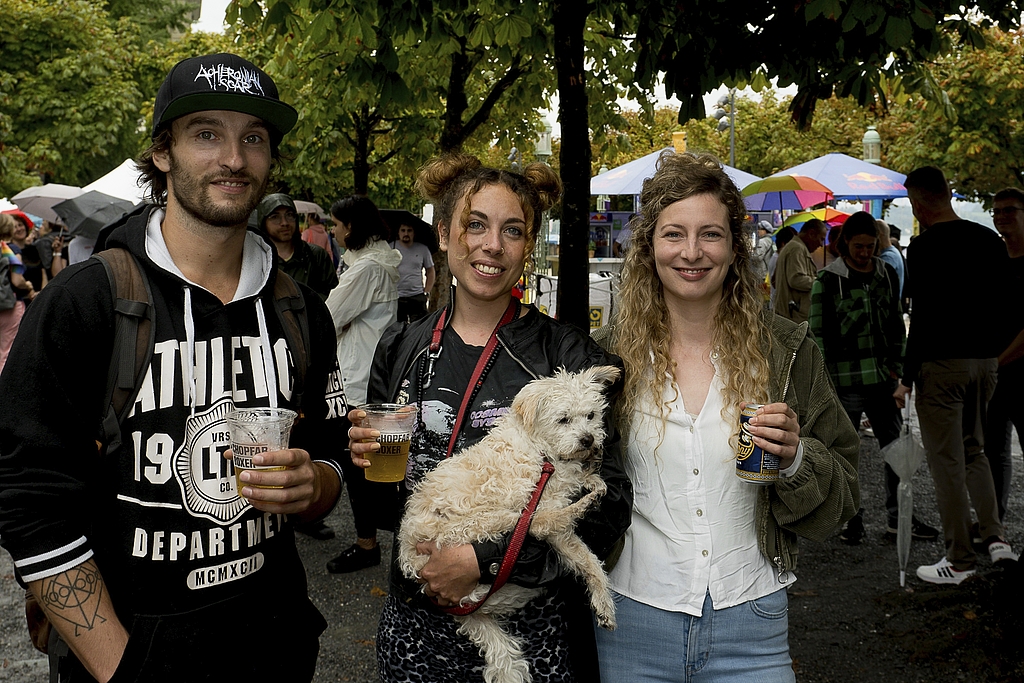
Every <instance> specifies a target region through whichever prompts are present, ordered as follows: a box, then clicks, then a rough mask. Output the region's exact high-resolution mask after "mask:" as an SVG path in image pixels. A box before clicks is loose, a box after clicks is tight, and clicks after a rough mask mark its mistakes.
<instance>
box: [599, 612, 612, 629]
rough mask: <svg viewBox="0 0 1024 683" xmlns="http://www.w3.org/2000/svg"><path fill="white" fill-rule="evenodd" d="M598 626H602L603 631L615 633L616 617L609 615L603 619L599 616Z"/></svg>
mask: <svg viewBox="0 0 1024 683" xmlns="http://www.w3.org/2000/svg"><path fill="white" fill-rule="evenodd" d="M597 625H598V626H600V627H601V628H603V629H606V630H608V631H614V630H615V615H614V614H608V615H606V616H603V617H602V616H600V615H599V616H598V617H597Z"/></svg>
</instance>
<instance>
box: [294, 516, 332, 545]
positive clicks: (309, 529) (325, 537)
mask: <svg viewBox="0 0 1024 683" xmlns="http://www.w3.org/2000/svg"><path fill="white" fill-rule="evenodd" d="M295 530H296V531H298V532H299V533H300V534H306V535H307V536H309V537H310V538H313V539H316V540H318V541H329V540H331V539H332V538H334V529H332V528H331V527H329V526H327V525H326V524H324V522H323V520H321V521H319V522H308V523H305V524H303V523H299V524H296V525H295Z"/></svg>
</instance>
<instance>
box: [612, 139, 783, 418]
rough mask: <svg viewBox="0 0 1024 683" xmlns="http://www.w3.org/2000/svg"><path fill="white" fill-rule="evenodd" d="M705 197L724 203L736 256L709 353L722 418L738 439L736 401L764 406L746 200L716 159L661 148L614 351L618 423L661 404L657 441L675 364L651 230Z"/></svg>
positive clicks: (647, 186)
mask: <svg viewBox="0 0 1024 683" xmlns="http://www.w3.org/2000/svg"><path fill="white" fill-rule="evenodd" d="M705 194H709V195H712V196H714V197H715V198H716V199H718V200H719V201H720V202H722V204H723V205H724V206H725V208H726V211H727V212H728V215H729V231H730V233H731V235H732V247H733V252H734V254H735V258H734V259H733V263H732V265H731V266H729V271H728V273H727V274H726V278H725V282H724V283H723V285H722V294H723V296H722V299H721V302H720V303H719V305H718V310H717V312H716V313H715V319H714V327H713V332H712V349H714V350H715V351H716V352H717V353H718V359H717V365H718V371H719V372H720V373H721V374H722V378H723V381H724V385H725V391H724V401H723V403H724V406H723V408H722V413H721V415H722V419H724V420H726V421H727V422H728V423H730V424H734V425H736V433H737V434H738V432H739V404H740V403H742V402H743V401H751V402H757V403H764V402H766V401H767V395H768V360H767V358H766V356H765V351H764V349H762V346H761V345H762V340H766V339H769V336H768V327H767V321H766V319H765V317H764V316H765V314H764V312H763V305H762V298H761V295H760V292H759V289H758V283H757V282H756V280H755V277H754V273H753V270H752V269H751V268H750V242H749V236H748V235H746V233H745V232H744V230H743V224H744V218H745V216H746V207H745V206H744V205H743V197H742V196H741V195H740V192H739V190H738V189H736V185H735V184H733V182H732V180H731V179H730V178H729V176H728V175H726V174H725V171H724V170H722V164H721V162H719V161H718V159H716V158H715V157H713V156H711V155H709V154H699V155H694V154H689V153H687V154H676V153H674V152H671V151H666V152H665V153H663V154H662V155H661V157H659V159H658V167H657V171H656V172H655V174H654V177H652V178H649V179H648V180H646V181H645V182H644V186H643V192H642V193H641V195H640V203H641V209H640V214H641V215H640V216H639V217H638V218H637V219H636V220H635V221H634V222H633V224H632V228H633V235H632V238H631V240H632V241H631V243H630V248H629V251H628V252H627V254H626V260H625V263H624V264H623V268H622V284H621V287H620V289H619V300H618V317H617V319H616V321H615V326H614V336H613V345H614V350H615V353H617V354H618V355H619V356H620V357H621V358H622V360H623V362H624V363H625V366H626V378H625V388H624V391H623V394H622V397H621V398H620V399H619V401H618V403H617V408H618V410H619V416H620V418H621V420H620V421H622V422H623V423H624V424H626V423H628V420H629V418H630V416H631V415H632V414H633V412H634V410H636V409H637V408H638V407H639V406H640V405H642V404H649V405H654V406H658V408H659V411H660V414H661V420H662V427H661V431H662V437H664V426H665V420H666V417H667V414H668V405H669V403H671V401H666V400H665V399H664V387H665V377H666V376H668V377H670V378H671V377H674V373H675V361H673V360H672V357H671V356H670V355H669V349H670V348H671V341H672V340H671V331H670V329H669V314H668V309H667V308H666V304H665V292H664V287H663V285H662V283H661V280H660V279H659V278H658V272H657V267H656V264H655V260H654V228H655V225H656V224H657V221H658V217H659V216H660V215H661V212H662V211H663V210H665V208H666V207H668V206H669V205H671V204H674V203H675V202H678V201H681V200H683V199H687V198H689V197H693V196H697V195H705ZM672 388H673V389H674V391H675V396H674V397H673V399H672V400H675V398H678V396H679V387H678V386H677V385H676V383H675V380H674V379H672Z"/></svg>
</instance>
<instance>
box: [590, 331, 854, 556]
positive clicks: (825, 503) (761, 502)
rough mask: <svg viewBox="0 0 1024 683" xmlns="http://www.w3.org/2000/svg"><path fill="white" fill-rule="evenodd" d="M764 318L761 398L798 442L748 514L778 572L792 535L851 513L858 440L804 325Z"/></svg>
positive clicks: (607, 336)
mask: <svg viewBox="0 0 1024 683" xmlns="http://www.w3.org/2000/svg"><path fill="white" fill-rule="evenodd" d="M768 315H769V316H770V320H769V328H770V335H769V336H770V338H769V339H766V340H765V341H764V342H763V344H762V348H763V349H764V351H765V354H766V356H767V358H768V365H769V367H770V369H771V379H770V381H769V385H768V400H769V403H778V402H782V401H785V403H787V404H788V405H789V407H790V408H792V409H793V411H794V412H795V413H796V414H797V418H798V419H799V421H800V441H801V443H803V447H804V453H803V460H802V461H801V463H800V467H799V468H797V471H796V472H795V473H794V474H793V476H791V477H788V478H786V479H781V480H779V481H778V482H777V483H776V484H775V485H774V486H763V487H761V489H760V491H759V492H758V498H757V507H756V509H755V513H754V521H755V524H756V526H757V541H758V546H759V547H760V549H761V553H762V554H763V555H764V556H765V557H767V558H768V559H769V560H770V561H771V562H772V564H773V565H775V566H776V567H777V568H778V570H779V572H780V574H781V573H782V572H783V571H787V570H792V569H795V568H796V563H797V555H798V552H799V551H798V547H797V537H798V536H804V537H806V538H809V539H811V540H814V541H823V540H825V539H826V538H828V537H829V536H830V535H832V533H834V532H835V530H836V529H837V528H838V527H839V526H840V525H841V524H843V523H844V522H846V521H847V520H848V519H850V518H851V517H853V516H854V514H856V512H857V510H858V508H859V507H860V487H859V484H858V480H857V460H858V456H859V453H860V437H859V436H858V435H857V430H856V429H854V427H853V424H851V423H850V418H849V417H847V415H846V411H845V410H844V409H843V406H842V404H841V403H840V402H839V398H838V397H837V396H836V392H835V390H834V389H833V388H832V381H831V380H830V379H829V376H828V371H827V370H826V369H825V362H824V360H823V359H822V357H821V351H820V350H819V349H818V345H817V344H816V343H815V342H814V339H813V337H811V336H810V335H809V334H808V333H807V323H800V324H799V325H797V324H796V323H793V322H791V321H789V320H786V319H785V318H782V317H780V316H778V315H774V314H768ZM611 334H612V331H611V329H610V328H609V327H604V328H601V329H599V330H597V331H595V333H594V335H593V336H594V339H595V340H596V341H597V342H598V343H599V344H601V345H602V346H605V347H606V348H609V350H610V347H611ZM608 569H609V570H610V569H611V568H610V567H609V568H608Z"/></svg>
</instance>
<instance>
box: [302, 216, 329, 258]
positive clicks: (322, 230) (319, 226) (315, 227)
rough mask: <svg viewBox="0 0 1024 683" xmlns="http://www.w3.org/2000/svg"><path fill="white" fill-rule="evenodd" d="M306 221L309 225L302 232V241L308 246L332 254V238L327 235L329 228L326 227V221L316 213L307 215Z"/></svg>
mask: <svg viewBox="0 0 1024 683" xmlns="http://www.w3.org/2000/svg"><path fill="white" fill-rule="evenodd" d="M306 220H308V221H309V225H308V226H307V227H306V229H305V230H303V231H302V241H303V242H306V243H307V244H313V245H315V246H318V247H320V248H321V249H323V250H324V251H326V252H327V253H328V254H330V253H332V252H331V236H330V235H329V234H327V228H326V227H325V226H324V219H323V218H321V217H320V214H319V213H317V212H316V211H314V212H313V213H310V214H307V216H306Z"/></svg>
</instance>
